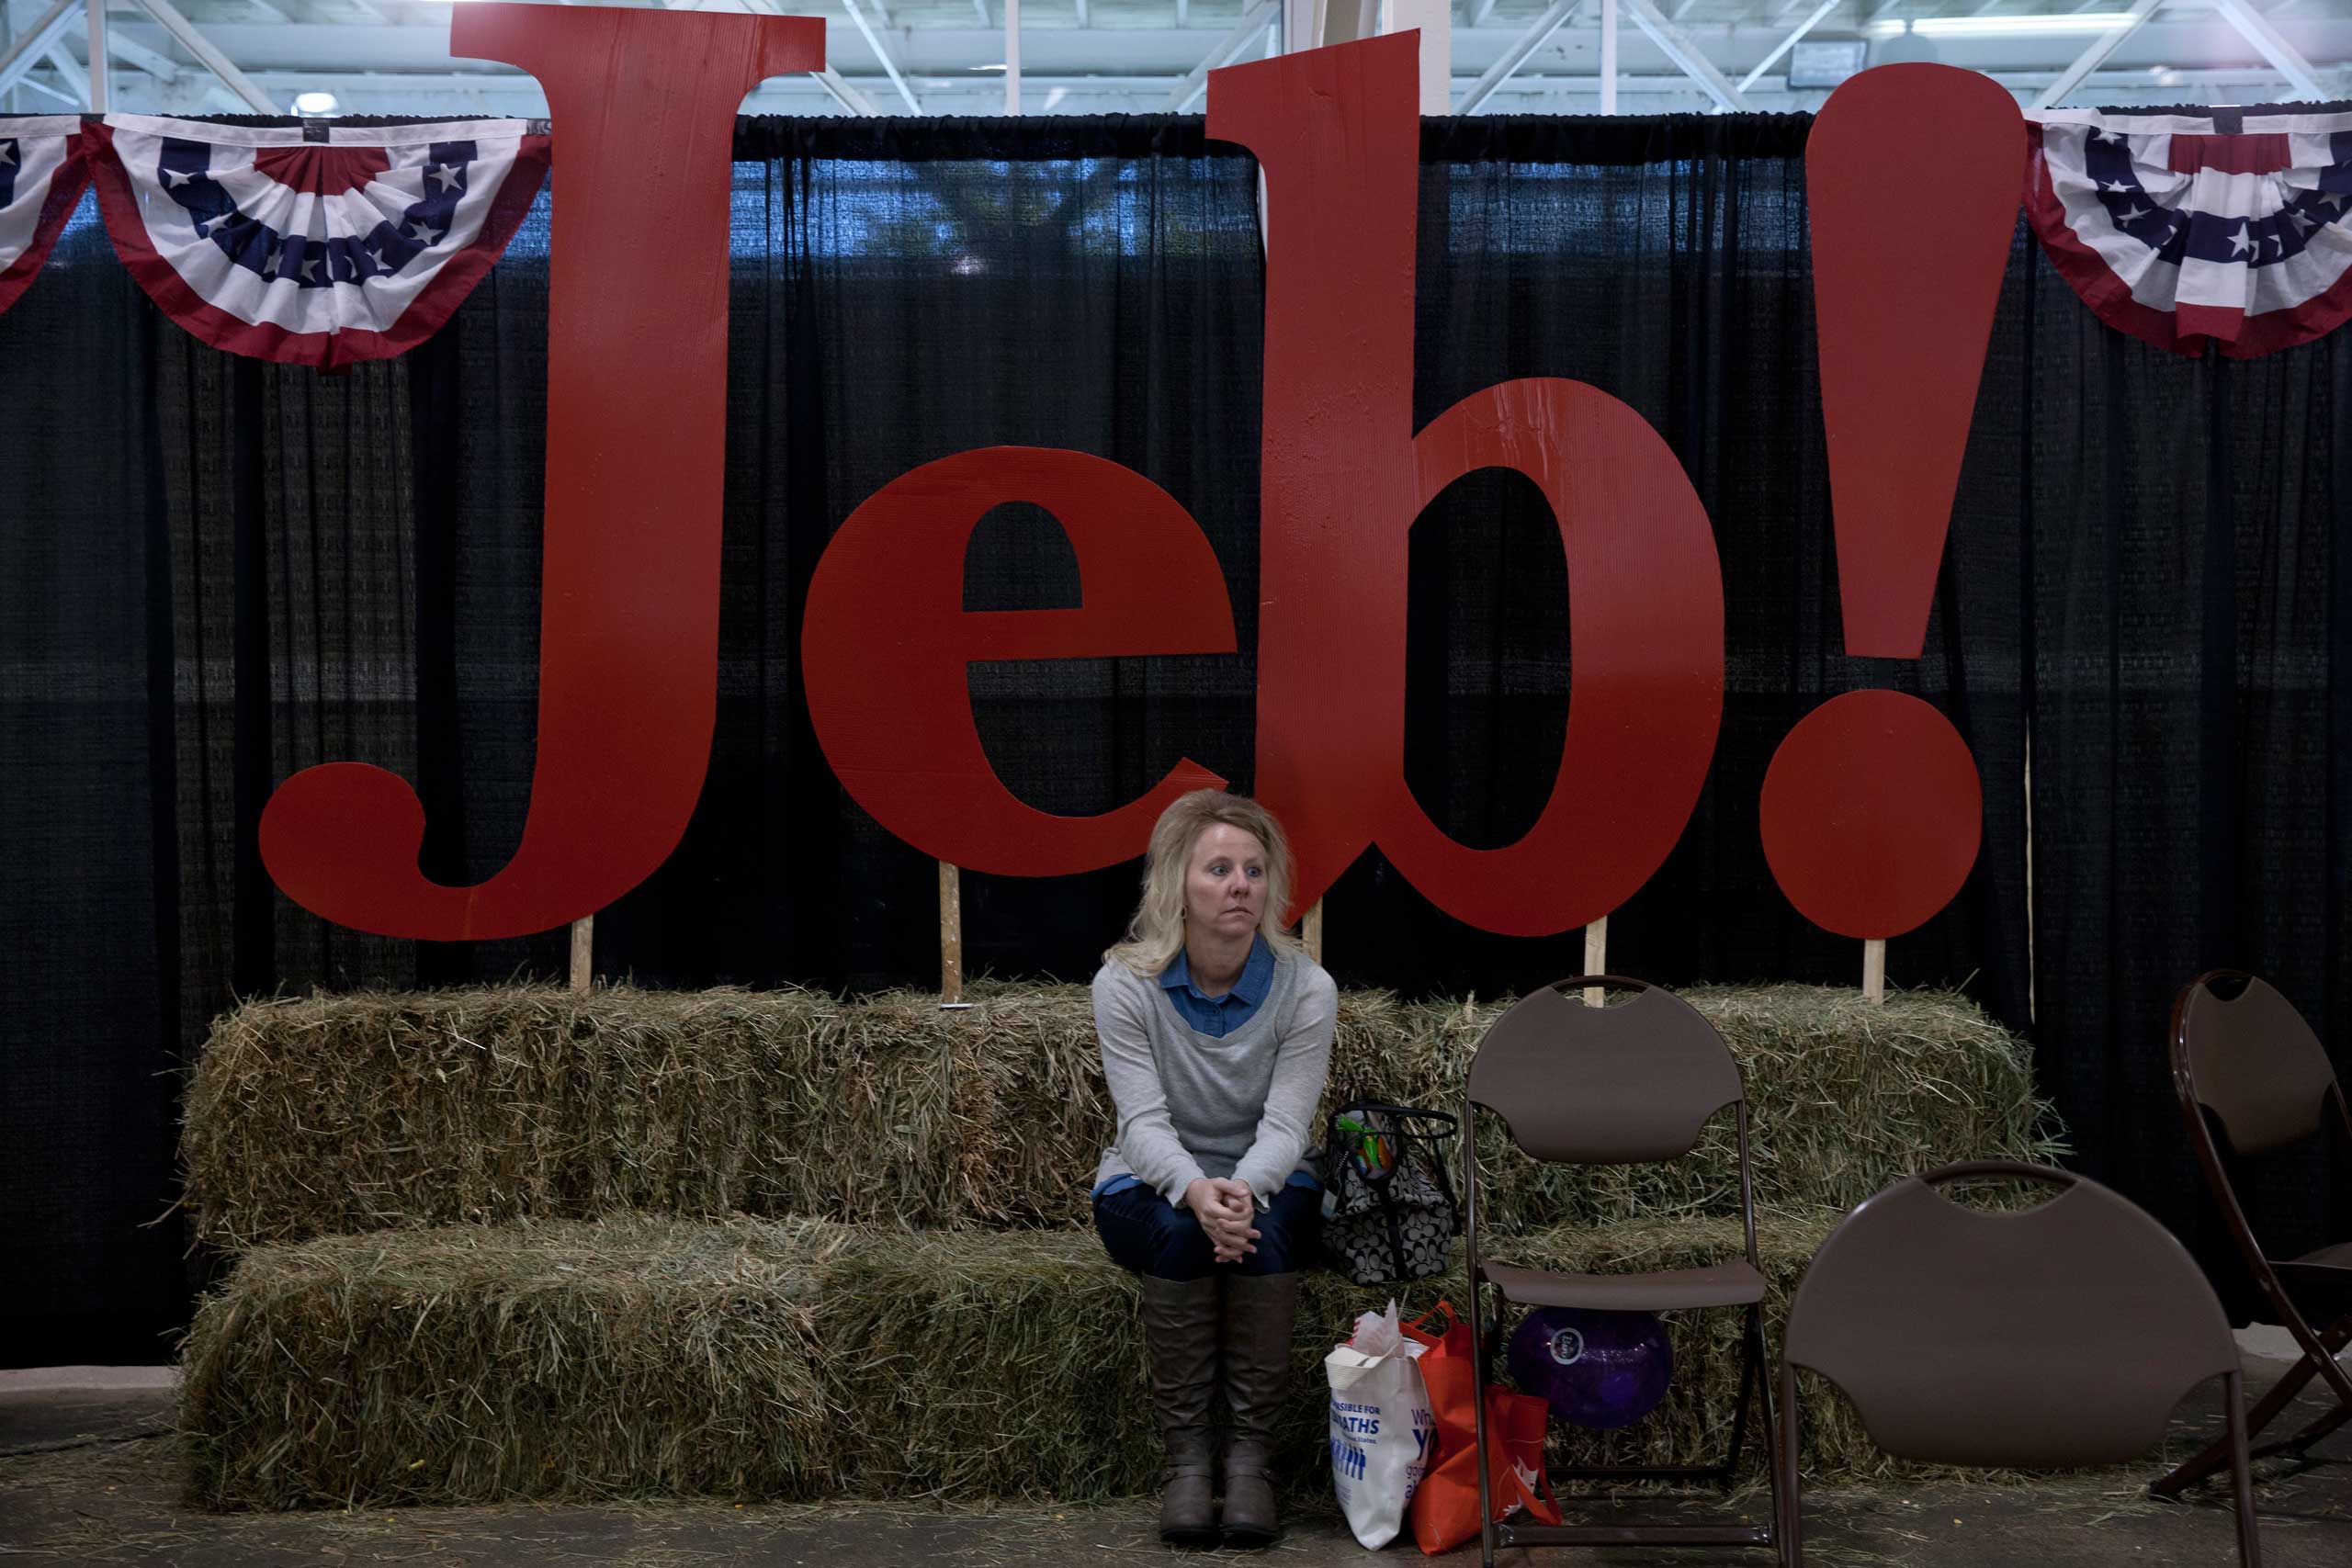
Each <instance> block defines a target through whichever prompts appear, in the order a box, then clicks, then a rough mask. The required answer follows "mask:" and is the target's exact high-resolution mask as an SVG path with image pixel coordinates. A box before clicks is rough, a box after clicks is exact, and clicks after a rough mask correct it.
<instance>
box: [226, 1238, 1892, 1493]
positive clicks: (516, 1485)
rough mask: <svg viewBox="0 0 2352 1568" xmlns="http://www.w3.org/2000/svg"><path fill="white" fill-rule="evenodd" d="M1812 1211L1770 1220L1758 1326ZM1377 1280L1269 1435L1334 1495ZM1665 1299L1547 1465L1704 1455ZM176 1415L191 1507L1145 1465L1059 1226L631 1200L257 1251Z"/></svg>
mask: <svg viewBox="0 0 2352 1568" xmlns="http://www.w3.org/2000/svg"><path fill="white" fill-rule="evenodd" d="M1830 1223H1831V1216H1828V1215H1826V1214H1815V1215H1772V1216H1768V1217H1767V1219H1766V1221H1765V1223H1764V1224H1763V1226H1762V1229H1761V1232H1760V1236H1759V1247H1760V1250H1761V1252H1762V1254H1763V1257H1764V1260H1765V1266H1766V1271H1767V1273H1768V1274H1769V1275H1770V1278H1771V1280H1772V1282H1773V1290H1774V1298H1773V1305H1772V1311H1773V1313H1774V1314H1775V1316H1774V1322H1775V1323H1776V1324H1777V1321H1778V1319H1777V1314H1778V1312H1779V1310H1780V1308H1781V1303H1785V1301H1786V1299H1787V1294H1788V1292H1789V1291H1790V1290H1792V1288H1793V1286H1794V1283H1795V1280H1796V1279H1797V1277H1798V1276H1799V1275H1800V1274H1801V1273H1802V1271H1803V1269H1804V1263H1805V1261H1806V1259H1808V1258H1810V1257H1811V1256H1812V1253H1813V1251H1814V1248H1815V1246H1816V1245H1817V1243H1818V1241H1819V1239H1820V1237H1821V1236H1822V1235H1825V1234H1826V1231H1827V1229H1828V1227H1829V1224H1830ZM1737 1245H1738V1236H1737V1227H1736V1223H1729V1222H1724V1221H1720V1220H1712V1219H1698V1220H1691V1219H1684V1220H1677V1221H1670V1222H1645V1223H1643V1224H1634V1225H1628V1226H1621V1227H1616V1228H1614V1229H1607V1230H1591V1229H1585V1228H1577V1227H1567V1228H1562V1229H1557V1230H1552V1231H1547V1232H1544V1233H1541V1234H1538V1235H1532V1236H1529V1237H1527V1238H1524V1240H1523V1241H1522V1242H1521V1244H1520V1245H1518V1246H1516V1247H1513V1248H1512V1249H1511V1251H1512V1255H1513V1256H1515V1257H1517V1258H1521V1259H1523V1260H1526V1261H1532V1262H1541V1263H1546V1264H1549V1265H1551V1266H1555V1267H1576V1268H1628V1269H1630V1268H1657V1267H1670V1266H1673V1265H1676V1264H1680V1263H1688V1262H1700V1261H1713V1260H1715V1259H1716V1258H1721V1257H1723V1256H1726V1255H1728V1254H1729V1253H1730V1252H1733V1251H1736V1247H1737ZM1388 1293H1389V1292H1385V1291H1378V1290H1364V1289H1359V1288H1357V1287H1353V1286H1351V1285H1349V1284H1347V1283H1346V1282H1345V1281H1344V1280H1340V1279H1339V1278H1338V1277H1336V1276H1334V1275H1329V1274H1324V1273H1313V1274H1310V1275H1309V1276H1308V1277H1307V1281H1306V1293H1305V1301H1304V1303H1303V1305H1302V1308H1301V1311H1300V1315H1299V1325H1298V1333H1297V1337H1296V1340H1295V1348H1294V1356H1293V1368H1294V1373H1295V1382H1294V1397H1293V1399H1292V1402H1291V1405H1290V1408H1289V1409H1288V1411H1287V1412H1286V1413H1285V1417H1284V1420H1283V1427H1282V1432H1281V1438H1280V1443H1281V1456H1282V1463H1283V1470H1284V1472H1285V1474H1286V1476H1287V1477H1288V1479H1289V1480H1290V1483H1291V1484H1292V1485H1293V1487H1294V1488H1295V1489H1296V1490H1297V1491H1299V1492H1301V1493H1303V1494H1313V1495H1321V1494H1324V1493H1326V1492H1328V1488H1329V1472H1328V1470H1327V1468H1326V1464H1327V1454H1328V1451H1329V1450H1328V1431H1327V1427H1326V1420H1325V1410H1324V1393H1323V1387H1324V1384H1323V1378H1322V1372H1321V1361H1322V1358H1323V1356H1324V1354H1325V1353H1326V1352H1327V1351H1329V1348H1330V1347H1331V1346H1332V1345H1333V1344H1334V1343H1335V1342H1337V1341H1338V1340H1340V1339H1342V1338H1344V1337H1346V1336H1347V1333H1348V1331H1349V1329H1350V1327H1351V1325H1352V1324H1353V1321H1354V1317H1355V1314H1357V1313H1359V1312H1361V1311H1364V1310H1366V1309H1368V1308H1371V1307H1374V1306H1377V1305H1378V1304H1380V1303H1381V1302H1382V1301H1384V1300H1385V1298H1386V1296H1387V1295H1388ZM1397 1295H1398V1296H1399V1297H1400V1298H1401V1299H1402V1300H1403V1302H1404V1303H1405V1306H1406V1309H1407V1311H1408V1314H1411V1313H1419V1312H1422V1311H1426V1310H1427V1309H1428V1308H1429V1307H1430V1305H1431V1304H1432V1303H1434V1302H1435V1300H1436V1299H1437V1298H1438V1297H1440V1296H1441V1295H1446V1296H1450V1297H1451V1298H1452V1299H1453V1301H1454V1302H1455V1303H1457V1304H1460V1303H1463V1302H1464V1295H1463V1292H1462V1288H1461V1282H1460V1276H1459V1274H1458V1273H1457V1274H1455V1275H1454V1276H1453V1277H1451V1278H1450V1279H1448V1280H1428V1281H1422V1282H1421V1283H1420V1284H1419V1285H1417V1286H1415V1287H1412V1288H1410V1289H1407V1290H1403V1291H1399V1292H1397ZM1675 1318H1676V1353H1677V1358H1678V1375H1677V1380H1676V1385H1675V1389H1674V1391H1673V1393H1671V1394H1670V1395H1669V1396H1668V1400H1667V1402H1666V1404H1664V1405H1662V1406H1661V1407H1660V1408H1659V1409H1658V1410H1657V1412H1655V1413H1654V1414H1653V1415H1652V1416H1649V1417H1648V1418H1647V1419H1646V1420H1645V1421H1644V1422H1642V1423H1640V1424H1639V1425H1637V1426H1634V1427H1630V1428H1627V1429H1626V1430H1625V1431H1624V1432H1623V1433H1620V1434H1615V1435H1614V1436H1613V1437H1611V1438H1607V1439H1604V1440H1601V1441H1598V1442H1595V1443H1591V1444H1589V1445H1586V1446H1584V1447H1577V1448H1571V1447H1567V1446H1563V1447H1562V1449H1561V1452H1562V1455H1563V1458H1564V1459H1565V1458H1566V1456H1568V1455H1569V1454H1571V1453H1574V1454H1577V1455H1578V1456H1580V1457H1583V1458H1587V1459H1589V1458H1592V1457H1594V1456H1595V1455H1596V1454H1598V1453H1600V1452H1601V1451H1603V1450H1605V1451H1606V1452H1607V1453H1608V1455H1609V1456H1610V1457H1611V1458H1613V1459H1619V1460H1633V1459H1638V1460H1640V1461H1645V1462H1651V1463H1699V1462H1705V1461H1708V1460H1710V1459H1711V1458H1713V1457H1714V1456H1715V1455H1716V1454H1717V1453H1718V1452H1719V1451H1720V1450H1721V1447H1722V1445H1723V1443H1724V1440H1725V1438H1726V1435H1727V1430H1728V1423H1729V1421H1730V1416H1731V1405H1732V1400H1733V1397H1734V1394H1735V1393H1736V1370H1737V1365H1738V1362H1737V1342H1736V1331H1737V1325H1738V1314H1736V1313H1732V1312H1711V1313H1685V1314H1675ZM182 1425H183V1427H184V1429H185V1431H186V1432H187V1439H188V1444H189V1450H190V1452H191V1454H192V1455H193V1457H194V1463H195V1474H194V1478H193V1483H192V1490H193V1492H194V1495H195V1496H196V1497H197V1499H198V1501H201V1502H203V1503H206V1504H209V1505H211V1506H260V1507H284V1506H301V1505H305V1504H315V1503H326V1504H338V1505H349V1506H374V1505H377V1504H385V1503H394V1502H417V1503H423V1502H434V1503H458V1502H483V1501H491V1500H493V1499H498V1498H511V1497H612V1496H639V1497H645V1496H708V1495H717V1496H722V1497H730V1498H739V1499H749V1498H754V1497H795V1496H806V1495H812V1494H814V1493H816V1492H818V1491H820V1490H822V1491H826V1492H829V1493H831V1494H834V1495H848V1496H866V1497H888V1498H906V1497H910V1496H922V1495H932V1496H941V1497H955V1498H987V1497H1036V1496H1053V1497H1058V1498H1062V1499H1066V1500H1071V1501H1081V1500H1091V1499H1099V1498H1103V1497H1110V1496H1119V1495H1135V1494H1139V1493H1145V1492H1148V1491H1149V1490H1151V1488H1152V1486H1153V1485H1154V1483H1155V1480H1156V1476H1157V1472H1158V1468H1159V1450H1158V1439H1157V1438H1156V1435H1155V1433H1154V1431H1153V1428H1152V1424H1151V1414H1150V1401H1149V1394H1148V1384H1147V1381H1146V1372H1145V1358H1144V1347H1143V1342H1142V1338H1141V1334H1140V1331H1139V1326H1138V1321H1137V1308H1136V1286H1135V1281H1134V1280H1133V1279H1132V1278H1131V1277H1130V1276H1128V1275H1126V1274H1125V1273H1123V1272H1121V1271H1120V1270H1119V1269H1116V1268H1114V1267H1113V1266H1112V1265H1111V1263H1110V1262H1109V1261H1108V1260H1107V1259H1106V1258H1104V1257H1103V1251H1102V1248H1101V1246H1100V1244H1099V1243H1098V1242H1097V1241H1096V1240H1095V1238H1094V1237H1093V1236H1092V1235H1089V1234H1085V1233H1080V1232H1073V1231H1029V1232H1014V1233H1008V1234H1002V1235H989V1234H987V1233H981V1232H974V1231H955V1232H949V1231H938V1232H928V1233H899V1232H892V1231H887V1230H882V1229H876V1228H866V1229H855V1230H853V1229H848V1228H845V1227H840V1226H833V1225H827V1224H786V1225H775V1224H762V1223H759V1222H754V1221H748V1220H739V1221H734V1222H730V1223H727V1224H712V1225H702V1224H686V1223H681V1222H669V1221H659V1220H650V1219H649V1220H636V1221H614V1222H607V1223H604V1224H526V1225H517V1226H506V1227H483V1226H464V1227H450V1228H447V1229H437V1230H426V1231H411V1232H390V1233H386V1234H383V1235H376V1236H370V1237H358V1238H351V1237H346V1238H337V1239H334V1240H331V1241H321V1242H314V1243H310V1244H306V1245H301V1246H292V1247H272V1248H265V1249H261V1250H259V1251H256V1252H254V1254H252V1255H250V1256H249V1257H247V1258H245V1259H244V1260H243V1263H242V1264H241V1265H240V1266H239V1268H238V1269H237V1270H236V1272H235V1274H234V1275H233V1276H232V1278H231V1279H230V1280H229V1281H228V1283H227V1285H226V1286H225V1287H224V1288H223V1290H222V1291H221V1292H220V1293H219V1294H218V1295H216V1296H214V1297H213V1298H212V1299H210V1300H209V1301H208V1302H207V1303H206V1304H205V1307H204V1310H203V1312H202V1314H200V1315H199V1317H198V1324H197V1327H196V1330H195V1332H194V1334H193V1336H192V1337H191V1339H190V1343H189V1346H188V1350H187V1384H186V1389H185V1393H184V1394H183V1411H182ZM1805 1432H1806V1465H1807V1472H1808V1475H1809V1476H1810V1477H1811V1478H1813V1479H1815V1480H1816V1481H1819V1482H1822V1483H1834V1482H1836V1481H1837V1480H1839V1479H1841V1478H1849V1477H1850V1476H1852V1475H1854V1474H1857V1473H1860V1472H1867V1471H1870V1470H1874V1469H1876V1468H1878V1466H1879V1464H1880V1461H1879V1460H1878V1456H1877V1454H1876V1450H1872V1449H1871V1448H1870V1446H1869V1443H1868V1440H1867V1438H1863V1437H1862V1436H1861V1434H1860V1427H1859V1425H1858V1424H1856V1423H1855V1422H1854V1420H1853V1418H1852V1417H1851V1416H1850V1414H1849V1413H1847V1412H1845V1411H1844V1408H1843V1406H1842V1404H1833V1403H1832V1402H1829V1401H1817V1402H1816V1401H1808V1405H1807V1420H1806V1423H1805ZM1563 1442H1564V1444H1565V1442H1566V1439H1565V1438H1564V1439H1563ZM1760 1454H1761V1449H1760V1446H1759V1447H1757V1448H1754V1449H1751V1450H1750V1454H1749V1463H1750V1466H1751V1468H1756V1467H1760V1464H1761V1460H1760ZM1759 1472H1760V1470H1759Z"/></svg>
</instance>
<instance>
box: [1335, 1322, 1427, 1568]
mask: <svg viewBox="0 0 2352 1568" xmlns="http://www.w3.org/2000/svg"><path fill="white" fill-rule="evenodd" d="M1422 1348H1423V1347H1422V1346H1421V1345H1420V1344H1419V1342H1418V1341H1415V1340H1411V1339H1408V1338H1406V1337H1405V1336H1404V1335H1403V1334H1402V1333H1401V1332H1400V1331H1399V1330H1398V1328H1397V1303H1395V1302H1393V1301H1392V1302H1390V1303H1388V1310H1387V1311H1386V1312H1385V1313H1366V1314H1363V1316H1362V1317H1359V1318H1358V1319H1356V1332H1355V1335H1354V1337H1352V1338H1351V1339H1350V1341H1349V1342H1348V1343H1347V1344H1345V1345H1341V1346H1338V1347H1336V1348H1334V1349H1333V1350H1332V1351H1331V1353H1330V1354H1329V1355H1328V1356H1326V1357H1324V1358H1323V1373H1324V1376H1325V1377H1327V1378H1328V1379H1329V1381H1330V1384H1331V1489H1332V1491H1334V1492H1335V1493H1337V1494H1338V1495H1339V1498H1340V1509H1341V1510H1342V1511H1343V1512H1345V1513H1346V1515H1347V1516H1348V1528H1349V1529H1351V1530H1353V1531H1354V1532H1355V1537H1356V1540H1357V1541H1358V1542H1359V1543H1361V1544H1363V1545H1364V1546H1374V1547H1377V1546H1386V1545H1387V1544H1388V1543H1389V1542H1390V1541H1392V1540H1396V1539H1397V1535H1398V1534H1399V1533H1400V1532H1401V1531H1402V1530H1403V1529H1404V1528H1405V1509H1406V1505H1408V1504H1409V1503H1410V1502H1411V1501H1412V1500H1413V1488H1414V1487H1416V1486H1418V1485H1419V1484H1420V1480H1421V1472H1423V1471H1425V1470H1427V1469H1428V1468H1429V1453H1430V1446H1431V1444H1432V1442H1433V1440H1434V1439H1435V1438H1436V1436H1437V1420H1436V1417H1435V1416H1432V1415H1431V1414H1430V1398H1429V1394H1428V1393H1427V1392H1426V1391H1425V1390H1424V1389H1423V1388H1422V1387H1421V1370H1420V1368H1419V1367H1417V1366H1415V1365H1414V1364H1413V1361H1414V1358H1416V1357H1418V1356H1419V1354H1420V1353H1421V1350H1422Z"/></svg>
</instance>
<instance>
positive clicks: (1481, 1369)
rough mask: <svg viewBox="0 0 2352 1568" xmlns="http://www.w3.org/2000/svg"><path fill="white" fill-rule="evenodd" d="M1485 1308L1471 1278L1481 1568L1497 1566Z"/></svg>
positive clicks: (1473, 1415)
mask: <svg viewBox="0 0 2352 1568" xmlns="http://www.w3.org/2000/svg"><path fill="white" fill-rule="evenodd" d="M1485 1310H1486V1303H1485V1302H1484V1301H1483V1300H1482V1299H1481V1295H1480V1292H1479V1289H1478V1281H1477V1280H1476V1279H1473V1280H1471V1281H1470V1429H1471V1435H1472V1441H1473V1443H1474V1444H1475V1445H1476V1454H1477V1458H1476V1461H1475V1462H1476V1464H1477V1467H1478V1562H1479V1564H1480V1568H1495V1500H1494V1498H1493V1496H1492V1495H1490V1494H1491V1491H1492V1485H1491V1483H1490V1481H1489V1479H1488V1477H1487V1440H1488V1439H1487V1367H1486V1353H1487V1346H1486V1333H1485V1329H1484V1326H1483V1325H1482V1324H1481V1322H1480V1314H1482V1313H1483V1312H1484V1311H1485Z"/></svg>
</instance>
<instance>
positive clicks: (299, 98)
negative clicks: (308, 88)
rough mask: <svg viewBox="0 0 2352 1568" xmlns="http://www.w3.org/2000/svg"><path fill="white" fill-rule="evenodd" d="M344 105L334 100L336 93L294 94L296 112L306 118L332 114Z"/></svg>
mask: <svg viewBox="0 0 2352 1568" xmlns="http://www.w3.org/2000/svg"><path fill="white" fill-rule="evenodd" d="M340 107H343V106H342V105H340V104H338V103H336V102H335V101H334V94H333V93H297V94H295V95H294V112H295V113H296V114H299V115H300V116H301V117H302V118H305V119H317V118H320V117H322V116H323V115H331V114H333V113H334V112H335V110H336V109H338V108H340Z"/></svg>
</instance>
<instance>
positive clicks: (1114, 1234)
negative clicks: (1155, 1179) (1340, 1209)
mask: <svg viewBox="0 0 2352 1568" xmlns="http://www.w3.org/2000/svg"><path fill="white" fill-rule="evenodd" d="M1250 1224H1251V1228H1252V1229H1254V1230H1256V1231H1257V1233H1258V1239H1257V1241H1256V1242H1255V1243H1253V1244H1252V1245H1253V1246H1255V1247H1257V1249H1258V1250H1257V1251H1255V1252H1252V1253H1250V1254H1248V1255H1246V1256H1245V1257H1243V1258H1242V1259H1241V1261H1240V1262H1238V1263H1219V1262H1217V1261H1216V1248H1215V1247H1211V1246H1210V1245H1209V1238H1208V1233H1207V1232H1205V1231H1204V1230H1202V1229H1201V1222H1200V1221H1199V1220H1198V1219H1196V1218H1194V1217H1193V1211H1192V1210H1190V1209H1180V1208H1178V1207H1177V1206H1176V1205H1175V1204H1173V1203H1170V1201H1168V1200H1167V1199H1165V1198H1162V1197H1161V1196H1160V1195H1159V1193H1157V1192H1155V1191H1153V1190H1151V1189H1150V1188H1148V1187H1146V1186H1144V1185H1143V1184H1141V1183H1140V1182H1138V1183H1137V1184H1136V1185H1135V1186H1133V1187H1129V1188H1125V1189H1124V1190H1120V1191H1117V1192H1105V1193H1104V1194H1103V1196H1102V1197H1100V1198H1097V1199H1096V1200H1094V1228H1095V1230H1097V1231H1098V1232H1100V1233H1101V1234H1102V1236H1103V1250H1104V1251H1105V1252H1108V1253H1109V1254H1110V1255H1111V1261H1112V1262H1114V1263H1115V1264H1117V1265H1118V1266H1119V1267H1120V1268H1122V1269H1125V1270H1127V1272H1129V1273H1131V1274H1149V1275H1151V1276H1152V1277H1153V1278H1154V1279H1159V1280H1198V1279H1201V1278H1203V1277H1204V1276H1205V1275H1207V1274H1210V1273H1212V1272H1215V1271H1216V1270H1218V1269H1231V1270H1232V1271H1233V1272H1235V1273H1237V1274H1289V1273H1295V1272H1296V1271H1297V1270H1298V1269H1304V1268H1306V1266H1307V1265H1308V1264H1310V1263H1312V1262H1314V1261H1315V1254H1316V1246H1315V1242H1316V1237H1317V1235H1318V1234H1319V1233H1320V1232H1321V1230H1322V1227H1323V1193H1322V1190H1321V1189H1319V1188H1315V1187H1284V1188H1283V1190H1281V1191H1280V1192H1279V1193H1277V1194H1275V1197H1274V1203H1273V1207H1272V1208H1271V1209H1267V1210H1264V1211H1262V1212H1261V1213H1259V1215H1258V1217H1257V1218H1256V1219H1255V1220H1253V1221H1251V1222H1250Z"/></svg>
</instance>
